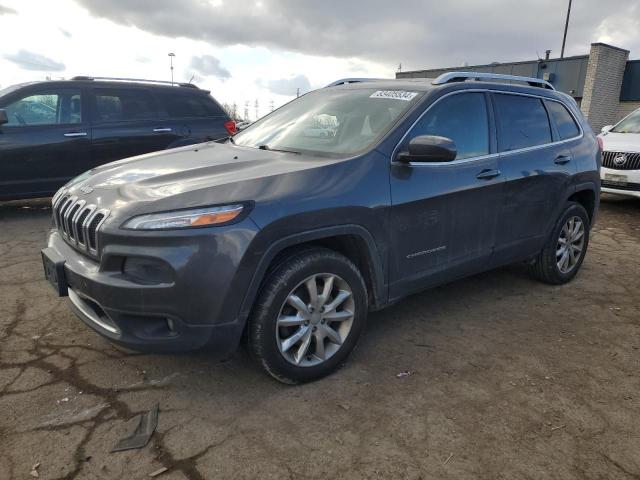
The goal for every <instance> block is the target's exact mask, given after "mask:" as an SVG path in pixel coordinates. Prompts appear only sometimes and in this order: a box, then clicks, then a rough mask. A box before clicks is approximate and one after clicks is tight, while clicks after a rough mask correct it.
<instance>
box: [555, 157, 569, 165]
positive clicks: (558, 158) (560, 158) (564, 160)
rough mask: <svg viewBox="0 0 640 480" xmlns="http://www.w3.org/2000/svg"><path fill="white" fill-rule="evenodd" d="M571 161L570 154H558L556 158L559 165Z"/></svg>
mask: <svg viewBox="0 0 640 480" xmlns="http://www.w3.org/2000/svg"><path fill="white" fill-rule="evenodd" d="M570 161H571V156H570V155H558V156H557V157H556V159H555V160H554V162H555V163H557V164H558V165H564V164H565V163H569V162H570Z"/></svg>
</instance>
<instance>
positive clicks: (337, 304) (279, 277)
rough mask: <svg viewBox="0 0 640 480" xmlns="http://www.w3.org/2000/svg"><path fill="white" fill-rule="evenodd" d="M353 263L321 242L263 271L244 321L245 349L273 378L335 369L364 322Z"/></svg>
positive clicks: (362, 294)
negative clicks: (246, 332)
mask: <svg viewBox="0 0 640 480" xmlns="http://www.w3.org/2000/svg"><path fill="white" fill-rule="evenodd" d="M367 304H368V301H367V290H366V285H365V282H364V279H363V278H362V275H361V273H360V271H359V270H358V268H357V267H356V266H355V265H354V264H353V262H351V261H350V260H349V259H348V258H346V257H345V256H343V255H341V254H339V253H337V252H335V251H333V250H329V249H325V248H312V249H305V250H301V251H298V252H296V253H294V254H292V256H291V257H289V258H288V259H287V260H285V261H283V262H282V263H280V264H278V265H277V266H276V267H275V268H274V269H273V270H272V271H271V272H270V273H269V274H268V276H267V278H266V280H265V283H264V285H263V287H262V289H261V291H260V294H259V296H258V300H257V302H256V305H255V306H254V309H253V312H252V315H251V318H250V320H249V326H248V340H249V351H250V353H251V354H252V356H253V357H254V358H255V359H256V360H257V361H258V362H260V364H261V365H262V366H263V367H264V369H265V370H266V371H267V372H268V373H269V374H271V375H272V376H273V377H274V378H276V379H277V380H279V381H281V382H283V383H288V384H297V383H304V382H308V381H311V380H316V379H318V378H321V377H324V376H326V375H328V374H329V373H331V372H333V371H334V370H336V369H337V368H338V367H340V365H341V364H342V363H343V362H344V361H345V360H346V358H347V356H348V355H349V353H351V351H352V350H353V348H354V347H355V345H356V343H357V341H358V338H359V337H360V333H361V332H362V329H363V327H364V324H365V321H366V317H367V310H368V305H367Z"/></svg>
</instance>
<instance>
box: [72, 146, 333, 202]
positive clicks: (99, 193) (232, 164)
mask: <svg viewBox="0 0 640 480" xmlns="http://www.w3.org/2000/svg"><path fill="white" fill-rule="evenodd" d="M335 161H336V160H335V159H327V158H324V157H313V156H308V155H301V154H300V155H298V154H293V153H287V152H277V151H266V150H259V149H256V148H248V147H240V146H235V145H231V144H219V143H213V142H211V143H206V144H199V145H190V146H188V147H182V148H177V149H173V150H166V151H162V152H156V153H151V154H146V155H141V156H138V157H132V158H129V159H125V160H120V161H117V162H113V163H109V164H106V165H103V166H101V167H98V168H95V169H93V170H90V171H89V172H86V173H85V174H83V175H81V176H79V177H77V178H76V179H74V180H72V181H71V182H70V183H69V184H67V185H66V186H65V191H66V192H65V193H68V194H71V195H77V196H78V197H79V198H82V199H84V200H86V201H87V203H93V204H96V205H97V206H98V207H99V208H106V209H108V210H110V211H111V213H112V214H117V212H118V211H119V210H126V211H127V212H129V213H130V212H132V211H136V210H149V208H148V204H149V202H153V210H156V211H161V210H163V209H170V208H185V207H190V206H201V205H205V204H208V205H213V204H216V203H224V202H231V201H245V200H253V198H251V197H253V196H255V195H256V194H257V193H258V192H257V191H258V190H260V189H264V188H265V187H266V186H267V185H268V184H269V183H270V182H269V178H273V177H279V176H282V175H287V174H293V173H295V172H299V171H303V170H308V169H311V168H316V167H319V166H322V165H326V164H327V163H332V162H335Z"/></svg>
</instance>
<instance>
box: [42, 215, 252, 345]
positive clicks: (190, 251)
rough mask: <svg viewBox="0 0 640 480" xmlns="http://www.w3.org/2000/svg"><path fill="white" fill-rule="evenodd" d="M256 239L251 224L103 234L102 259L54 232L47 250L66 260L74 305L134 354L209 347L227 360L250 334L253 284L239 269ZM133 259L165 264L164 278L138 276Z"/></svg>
mask: <svg viewBox="0 0 640 480" xmlns="http://www.w3.org/2000/svg"><path fill="white" fill-rule="evenodd" d="M255 233H256V227H255V224H253V222H251V221H250V220H249V219H246V220H245V221H243V222H241V223H240V224H237V225H232V226H229V227H223V228H220V229H216V232H215V233H213V232H212V229H199V230H198V231H195V232H180V233H177V234H173V232H154V233H153V234H150V235H149V234H147V235H144V234H133V235H131V234H129V235H127V234H126V232H125V235H123V234H122V232H115V233H113V234H109V233H108V232H105V242H104V248H103V249H102V251H101V254H100V261H96V260H93V259H91V258H89V257H87V256H86V255H84V254H82V253H80V252H78V251H76V250H75V249H74V248H73V247H71V246H70V245H69V244H67V243H66V242H65V240H64V239H63V238H62V236H61V235H60V234H59V233H58V231H56V230H52V231H51V232H50V234H49V237H48V248H47V249H45V252H47V251H48V252H50V253H51V254H53V255H54V256H55V257H56V258H59V259H60V258H61V259H64V260H63V261H64V266H63V271H64V279H65V284H66V285H65V286H66V288H68V296H69V305H70V307H71V309H72V310H73V312H74V313H75V314H76V315H77V316H78V317H79V318H80V319H81V320H82V321H83V322H84V323H85V324H87V325H88V326H89V327H91V328H92V329H93V330H95V331H96V332H98V333H99V334H100V335H102V336H104V337H106V338H108V339H109V340H111V341H113V342H115V343H118V344H120V345H123V346H125V347H127V348H131V349H134V350H140V351H158V352H175V351H185V350H194V349H198V348H202V347H206V348H207V349H210V350H212V351H213V352H215V354H216V355H217V356H220V357H224V356H227V355H229V354H231V353H233V352H234V351H235V350H236V348H237V346H238V343H239V341H240V337H241V335H242V331H243V328H244V321H243V320H242V319H240V318H239V316H238V313H239V311H240V305H241V302H242V299H243V296H242V293H243V292H245V291H246V286H245V287H244V288H243V285H244V284H245V283H248V282H249V280H250V278H249V277H248V276H247V278H244V277H245V275H243V274H242V272H243V269H242V268H240V265H241V261H242V257H243V255H244V253H245V251H246V249H247V247H248V245H249V243H250V241H251V239H252V238H253V236H254V235H255ZM168 234H169V235H168ZM132 258H134V259H142V262H143V263H145V262H148V263H149V264H150V265H152V266H158V265H161V266H163V270H162V272H161V273H162V275H160V276H159V277H158V278H155V277H154V275H156V273H157V272H154V271H152V272H151V274H149V275H150V278H140V277H139V276H138V277H134V276H132V275H131V274H130V273H128V272H127V270H126V268H125V265H126V262H127V260H128V259H132ZM234 292H238V293H234Z"/></svg>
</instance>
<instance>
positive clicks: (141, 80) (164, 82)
mask: <svg viewBox="0 0 640 480" xmlns="http://www.w3.org/2000/svg"><path fill="white" fill-rule="evenodd" d="M71 80H107V81H110V82H139V83H159V84H162V85H175V86H176V87H187V88H198V86H197V85H194V84H193V83H180V82H171V81H169V80H148V79H145V78H121V77H90V76H85V75H79V76H76V77H73V78H72V79H71Z"/></svg>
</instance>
